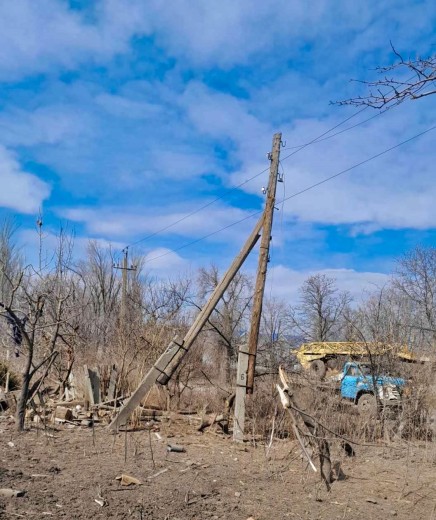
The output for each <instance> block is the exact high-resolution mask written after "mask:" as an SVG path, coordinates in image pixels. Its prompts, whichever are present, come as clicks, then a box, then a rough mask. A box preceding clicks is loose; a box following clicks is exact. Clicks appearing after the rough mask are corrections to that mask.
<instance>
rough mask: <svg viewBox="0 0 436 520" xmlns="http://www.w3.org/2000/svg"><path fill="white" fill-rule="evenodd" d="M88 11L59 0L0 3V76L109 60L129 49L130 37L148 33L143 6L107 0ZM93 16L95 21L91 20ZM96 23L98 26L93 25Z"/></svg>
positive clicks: (15, 75)
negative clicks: (75, 8)
mask: <svg viewBox="0 0 436 520" xmlns="http://www.w3.org/2000/svg"><path fill="white" fill-rule="evenodd" d="M94 14H95V18H94V20H90V19H89V13H80V12H79V11H75V10H72V9H69V8H68V3H67V2H59V1H57V0H38V2H35V1H34V0H17V1H14V2H1V3H0V19H1V21H2V30H1V31H0V77H2V78H3V79H14V78H18V77H21V76H23V75H26V74H33V73H36V72H46V71H49V70H50V69H51V68H53V67H54V66H57V67H63V68H67V69H70V68H75V67H77V66H78V65H79V64H81V63H84V62H85V61H97V62H98V61H105V60H107V59H109V58H111V57H112V56H113V55H115V54H116V53H119V52H125V51H126V50H127V49H128V43H129V39H130V37H131V36H132V35H133V34H134V33H135V32H136V31H137V30H138V29H139V27H142V30H145V29H146V26H147V18H146V17H145V16H144V8H143V7H142V8H141V6H140V5H139V4H138V3H136V2H132V3H130V4H129V6H126V5H122V4H120V2H118V1H116V0H110V1H109V0H105V1H103V2H100V3H99V5H98V6H97V7H96V8H95V13H94ZM91 18H92V17H91ZM93 22H94V23H93Z"/></svg>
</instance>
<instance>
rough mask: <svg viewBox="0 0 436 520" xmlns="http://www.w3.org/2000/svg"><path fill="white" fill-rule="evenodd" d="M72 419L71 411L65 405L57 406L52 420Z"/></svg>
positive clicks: (63, 420) (64, 420)
mask: <svg viewBox="0 0 436 520" xmlns="http://www.w3.org/2000/svg"><path fill="white" fill-rule="evenodd" d="M72 419H73V412H72V411H71V409H70V408H66V407H65V406H57V407H56V409H55V412H54V415H53V420H54V422H66V421H71V420H72Z"/></svg>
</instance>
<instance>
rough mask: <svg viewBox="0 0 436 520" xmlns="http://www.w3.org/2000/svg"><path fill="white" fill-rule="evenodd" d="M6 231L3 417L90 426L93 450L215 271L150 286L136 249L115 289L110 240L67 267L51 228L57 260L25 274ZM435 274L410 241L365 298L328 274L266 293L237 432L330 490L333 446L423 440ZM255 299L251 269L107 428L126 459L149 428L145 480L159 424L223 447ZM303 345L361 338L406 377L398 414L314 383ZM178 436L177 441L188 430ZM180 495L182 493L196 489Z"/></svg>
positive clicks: (35, 425) (430, 252) (181, 328)
mask: <svg viewBox="0 0 436 520" xmlns="http://www.w3.org/2000/svg"><path fill="white" fill-rule="evenodd" d="M12 238H13V233H12V232H11V231H10V230H9V231H8V230H6V231H5V232H4V233H3V235H2V240H3V244H2V247H1V248H0V252H1V254H2V255H3V256H2V257H1V258H0V267H1V269H0V271H1V291H2V292H1V298H0V305H1V316H2V322H1V323H0V330H1V332H2V341H3V349H2V351H1V356H2V359H1V360H0V361H1V365H0V380H1V382H2V385H3V387H4V388H5V387H6V386H7V388H6V392H3V393H2V395H1V405H2V409H3V417H4V420H6V421H9V420H10V417H11V416H13V415H14V416H15V425H16V427H17V428H18V430H20V431H22V430H25V431H26V432H29V431H30V432H35V431H37V432H44V434H45V435H50V434H51V432H52V431H53V432H57V431H59V429H61V430H60V431H66V430H70V429H76V430H78V431H80V432H83V435H89V434H90V435H91V438H92V443H93V448H94V449H95V450H97V451H98V449H99V448H98V442H99V441H98V439H99V438H100V439H101V438H102V435H103V433H102V432H103V431H105V432H106V426H107V425H108V424H109V423H111V421H113V419H114V417H116V416H117V414H118V413H119V410H120V409H121V408H122V407H123V405H125V404H126V402H127V401H128V399H129V397H130V396H131V395H132V393H133V392H134V391H135V389H136V388H137V387H138V385H139V384H140V383H141V381H142V380H143V378H144V376H145V375H146V374H147V373H148V371H149V370H150V369H151V367H152V366H153V364H154V363H155V362H156V359H157V358H158V357H159V356H160V355H161V354H162V353H163V352H167V350H168V345H171V344H175V345H178V343H177V341H180V340H177V337H178V338H180V337H183V336H185V334H186V333H187V331H188V330H189V328H190V326H191V324H192V322H193V319H194V317H195V316H196V314H197V313H198V310H199V309H201V308H203V307H204V305H205V303H206V301H207V298H208V297H209V296H210V294H211V293H212V294H213V291H214V290H215V288H216V287H217V284H218V283H219V282H218V280H219V275H218V271H217V269H216V268H215V267H211V268H210V269H209V270H207V269H203V270H202V271H201V272H200V274H199V278H198V279H197V280H190V279H178V280H169V281H167V282H164V281H157V280H153V279H151V278H149V277H148V276H147V275H146V274H145V273H144V272H143V270H142V262H141V259H140V258H138V259H135V261H134V262H135V265H136V267H137V268H136V270H135V271H134V273H133V274H132V275H131V276H130V277H129V278H128V280H127V286H125V287H124V290H121V281H120V279H119V278H118V277H117V276H116V275H115V274H114V271H113V264H114V260H115V259H114V257H113V255H112V252H111V250H110V249H103V248H101V247H99V246H98V245H97V244H96V243H90V245H89V248H88V257H87V259H86V260H83V261H81V262H79V263H78V264H76V263H74V261H73V256H72V250H73V243H72V241H71V240H70V239H69V238H68V237H67V236H66V235H65V234H61V236H60V237H59V244H58V248H57V250H56V254H55V255H54V257H53V261H52V262H51V263H47V264H44V263H43V262H41V263H40V264H41V265H40V266H39V269H37V270H35V269H34V268H33V267H29V266H27V267H26V266H25V264H24V262H23V261H22V259H20V257H19V255H18V254H17V253H16V252H15V250H14V246H13V241H12ZM435 273H436V252H435V250H434V249H432V248H429V249H426V250H424V249H417V250H415V251H413V252H411V253H409V254H408V255H406V256H405V257H403V258H402V259H400V261H399V263H398V269H397V272H396V273H395V276H394V277H393V281H392V283H391V284H389V285H387V286H386V287H383V288H381V289H380V290H378V291H375V292H373V293H371V294H369V295H368V296H367V298H366V300H365V301H364V302H363V303H361V304H357V302H354V303H353V302H352V301H351V298H350V297H349V295H348V294H346V293H343V292H342V293H340V292H338V290H337V288H336V285H335V281H334V280H332V279H328V278H326V277H324V276H314V277H310V279H308V280H307V281H306V282H305V283H304V284H303V286H302V288H301V293H300V296H301V298H300V302H299V303H298V304H297V305H295V306H293V307H291V306H289V305H288V304H287V303H286V302H279V301H277V300H270V301H268V300H266V302H265V304H264V308H263V315H262V327H261V331H260V336H259V349H258V356H257V365H258V368H259V371H258V375H257V377H256V384H255V392H254V394H253V395H252V396H250V397H249V398H247V403H246V404H247V406H246V428H245V443H246V444H248V445H249V446H252V447H261V448H262V449H263V450H264V453H265V456H266V460H269V457H270V454H271V453H273V451H274V446H276V445H277V444H278V443H279V444H280V445H281V443H289V446H290V447H292V449H291V455H289V457H290V460H293V457H297V458H298V457H300V456H301V457H303V460H304V461H305V463H306V464H307V465H308V467H309V468H312V470H316V474H317V475H321V477H322V479H323V481H324V484H325V486H326V489H327V490H330V489H331V487H332V484H333V483H334V482H338V480H340V475H341V471H340V466H337V464H336V463H337V460H333V455H332V454H334V456H335V457H336V458H337V454H338V453H339V454H341V460H343V457H350V458H352V457H354V455H355V454H356V453H359V452H360V453H361V452H362V451H363V450H366V451H365V452H367V450H371V449H374V450H376V449H386V450H391V452H392V453H396V452H397V451H404V450H409V449H410V447H411V446H422V443H424V444H425V445H426V446H427V445H431V446H434V442H435V434H436V412H435V410H436V389H435V385H436V382H435V380H434V365H433V363H432V360H433V349H434V346H435V339H436V332H435V326H436V325H435V324H436V301H435V297H434V295H435V294H436V274H435ZM123 294H124V297H123ZM251 297H252V281H251V280H250V279H249V277H247V276H246V275H238V276H236V277H235V278H234V279H233V281H232V282H231V283H230V285H229V286H228V288H227V290H226V291H225V293H224V296H223V297H222V298H221V299H220V300H219V302H218V304H216V305H215V307H214V308H213V311H212V313H211V315H210V316H209V317H208V319H207V321H206V323H205V325H204V327H203V329H202V331H201V333H200V334H199V335H198V336H196V339H195V342H194V344H193V348H192V349H191V350H190V351H189V352H188V353H187V354H186V355H184V356H183V361H182V362H181V363H178V364H177V365H174V366H173V367H172V369H171V374H170V375H171V376H172V377H170V379H169V381H168V378H167V377H165V378H164V383H166V384H163V385H155V386H154V387H153V388H152V390H151V391H150V392H149V394H148V395H147V396H145V398H144V399H142V400H141V401H140V405H139V406H138V407H137V408H136V410H135V412H134V414H133V415H132V417H131V419H130V422H129V423H128V424H126V425H122V427H121V428H119V432H118V434H116V435H117V439H118V440H120V439H122V443H123V446H124V447H123V448H122V449H123V450H124V459H125V461H127V459H128V457H129V449H130V448H129V446H130V445H131V443H132V442H136V441H134V440H133V439H135V438H136V437H135V432H148V433H147V435H148V437H146V439H147V442H148V448H145V444H143V445H141V446H140V445H138V446H137V448H135V449H136V450H137V452H138V453H139V452H141V450H142V449H148V450H149V451H150V453H151V461H149V462H148V463H149V464H151V465H152V466H153V470H156V471H155V476H154V477H153V476H152V475H149V477H147V478H156V479H158V478H159V475H160V474H159V471H160V470H159V467H158V466H156V461H155V459H154V458H153V457H154V456H153V447H152V446H153V442H152V439H153V438H152V437H151V434H152V433H155V434H156V435H155V436H154V438H155V439H159V437H162V436H161V434H160V433H159V432H165V434H167V433H168V431H167V428H166V425H171V424H173V423H175V422H177V423H178V424H180V421H184V423H183V424H185V426H186V427H187V428H188V430H189V431H190V432H192V433H194V432H196V433H197V435H203V436H207V438H216V439H219V442H225V443H227V444H229V445H232V443H231V435H232V431H233V428H234V406H235V379H236V360H237V354H238V349H239V347H240V345H241V344H243V343H244V342H245V341H246V339H247V334H246V331H247V328H248V320H249V315H250V310H251V309H250V306H251ZM175 336H176V339H174V338H175ZM302 341H351V342H352V341H359V342H361V343H363V344H365V345H368V360H369V363H370V365H371V370H372V374H373V375H374V374H379V373H386V374H390V375H392V376H396V377H400V376H401V377H402V378H403V379H404V380H405V381H406V386H405V389H404V395H403V398H402V403H401V407H398V409H396V411H395V413H394V414H393V415H392V414H391V415H389V414H387V413H384V412H383V413H377V415H376V416H374V417H372V416H365V415H362V414H361V413H359V410H358V408H357V407H356V406H355V405H354V404H353V403H352V402H347V401H346V400H344V399H341V396H340V393H338V388H337V385H336V386H335V385H332V384H329V380H328V377H327V378H326V379H325V380H316V379H314V378H313V377H312V376H311V375H310V373H309V372H306V371H304V370H303V371H301V370H297V367H296V366H295V359H294V357H293V356H292V350H293V349H294V348H295V347H296V346H298V345H299V344H300V343H301V342H302ZM372 344H386V345H393V344H394V345H397V346H398V348H402V347H403V346H404V345H407V346H408V347H409V348H410V349H411V350H412V351H413V352H414V353H415V354H416V356H417V357H419V358H420V359H424V358H425V359H427V360H429V361H428V362H426V363H411V364H407V363H401V362H400V361H399V360H398V359H397V358H396V357H395V356H390V355H384V356H376V355H375V353H374V352H371V345H372ZM182 347H183V345H182V346H181V347H180V348H182ZM336 361H338V363H336V364H335V363H330V364H329V365H328V373H327V376H329V375H331V374H332V373H335V370H336V372H337V370H338V368H339V365H340V364H342V362H343V361H344V360H343V359H342V360H336ZM339 361H340V363H339ZM279 366H283V367H284V370H285V371H286V373H287V376H285V375H284V374H285V372H282V377H281V386H280V387H279V388H280V390H278V388H277V383H278V381H279V380H278V373H279ZM16 374H20V376H17V375H16ZM262 374H263V375H262ZM6 381H7V382H8V383H7V385H6ZM279 394H280V395H279ZM280 398H281V402H282V404H280ZM282 405H283V406H282ZM8 424H9V423H8ZM9 429H10V428H9V426H8V431H9ZM171 434H172V433H171ZM53 435H56V434H55V433H54V434H53ZM104 435H106V434H104ZM107 435H109V434H107ZM170 438H171V437H167V439H170ZM160 440H162V439H160ZM11 442H13V441H11ZM105 442H106V441H105ZM199 442H202V441H201V437H200V440H199ZM217 442H218V441H217ZM169 444H171V445H173V444H176V445H177V444H178V443H172V442H169ZM180 444H181V447H182V448H184V446H183V438H182V439H181V442H180ZM170 451H171V450H170ZM173 451H174V450H173ZM176 451H177V450H176ZM218 459H219V458H217V459H216V463H217V462H218ZM161 469H165V468H161ZM304 471H305V470H304ZM305 478H306V477H305ZM208 493H212V491H208ZM186 496H187V497H188V498H187V502H188V503H192V502H191V501H192V500H193V495H192V493H191V491H189V492H187V494H186ZM101 497H102V494H101V493H98V494H97V495H96V501H97V500H99V501H100V502H103V506H101V507H104V504H105V500H106V499H105V498H104V496H103V498H101ZM197 498H198V497H196V498H195V500H197ZM199 500H200V499H199ZM100 505H101V504H100ZM144 518H146V516H144ZM229 518H230V517H229Z"/></svg>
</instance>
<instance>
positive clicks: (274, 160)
mask: <svg viewBox="0 0 436 520" xmlns="http://www.w3.org/2000/svg"><path fill="white" fill-rule="evenodd" d="M281 143H282V134H281V133H277V134H274V137H273V142H272V152H271V154H270V156H269V157H270V160H271V166H270V171H269V182H268V191H267V194H266V195H267V199H266V204H265V210H264V219H263V228H262V238H261V242H260V250H259V262H258V265H257V277H256V286H255V288H254V299H253V311H252V315H251V325H250V333H249V336H248V370H247V383H246V384H247V394H252V393H253V387H254V371H255V367H256V354H257V342H258V340H259V327H260V318H261V314H262V301H263V294H264V292H265V281H266V271H267V266H268V261H269V246H270V242H271V230H272V223H273V215H274V205H275V201H276V188H277V178H278V173H279V161H280V146H281Z"/></svg>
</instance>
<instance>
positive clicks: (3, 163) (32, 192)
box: [0, 145, 51, 213]
mask: <svg viewBox="0 0 436 520" xmlns="http://www.w3.org/2000/svg"><path fill="white" fill-rule="evenodd" d="M0 184H1V186H2V189H1V190H0V207H3V208H8V209H12V210H15V211H18V212H20V213H37V212H38V209H39V208H40V207H41V205H42V203H43V202H44V200H45V199H47V198H48V197H49V195H50V191H51V190H50V186H49V185H48V184H47V183H45V182H44V181H42V180H41V179H39V178H38V177H37V176H36V175H33V174H31V173H27V172H25V171H23V170H22V169H21V167H20V164H19V163H18V161H17V159H16V158H15V155H14V154H13V153H12V152H11V151H10V150H8V149H7V148H5V147H4V146H3V145H0Z"/></svg>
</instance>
